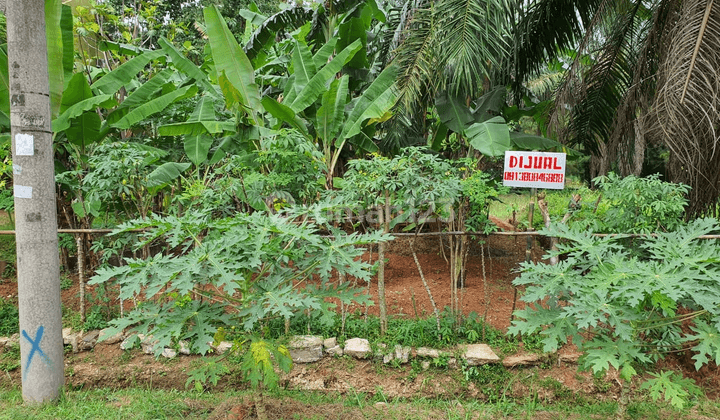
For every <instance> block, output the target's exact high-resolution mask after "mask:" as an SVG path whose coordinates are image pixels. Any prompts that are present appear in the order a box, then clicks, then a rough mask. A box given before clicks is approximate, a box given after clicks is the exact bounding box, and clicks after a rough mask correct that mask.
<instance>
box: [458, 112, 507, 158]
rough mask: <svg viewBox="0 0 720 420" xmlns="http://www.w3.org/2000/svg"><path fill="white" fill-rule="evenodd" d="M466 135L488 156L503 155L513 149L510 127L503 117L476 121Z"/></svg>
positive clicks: (474, 145) (472, 144)
mask: <svg viewBox="0 0 720 420" xmlns="http://www.w3.org/2000/svg"><path fill="white" fill-rule="evenodd" d="M465 135H466V136H467V137H468V142H469V143H470V145H471V146H472V147H474V148H475V149H477V151H478V152H480V153H482V154H483V155H486V156H502V155H503V154H504V153H505V152H506V151H507V150H511V149H512V146H511V144H510V129H509V128H508V126H507V124H505V120H504V119H503V118H502V117H493V118H491V119H489V120H487V121H485V122H481V123H475V124H473V125H471V126H470V127H469V128H468V129H467V130H465Z"/></svg>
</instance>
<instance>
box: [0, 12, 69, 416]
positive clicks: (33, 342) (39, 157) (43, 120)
mask: <svg viewBox="0 0 720 420" xmlns="http://www.w3.org/2000/svg"><path fill="white" fill-rule="evenodd" d="M6 9H7V13H6V16H7V37H8V66H9V76H10V123H11V135H12V158H13V183H14V195H15V239H16V242H17V274H18V297H19V307H20V353H21V363H22V365H21V369H22V394H23V399H24V400H25V402H26V403H40V402H44V401H49V400H54V399H56V398H57V397H58V396H59V394H60V389H61V388H62V386H63V383H64V368H65V366H64V360H63V340H62V313H61V310H60V261H59V256H58V238H57V214H56V213H57V209H56V204H55V169H54V161H53V147H52V132H51V127H50V123H51V114H50V94H49V92H50V86H49V79H48V57H47V41H46V39H45V13H44V10H45V1H44V0H23V1H18V0H12V1H9V2H8V3H7V4H6Z"/></svg>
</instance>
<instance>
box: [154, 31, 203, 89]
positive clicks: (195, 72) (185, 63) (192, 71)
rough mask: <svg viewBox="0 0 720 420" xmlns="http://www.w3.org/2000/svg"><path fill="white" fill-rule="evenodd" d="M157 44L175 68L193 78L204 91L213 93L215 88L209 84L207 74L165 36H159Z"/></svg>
mask: <svg viewBox="0 0 720 420" xmlns="http://www.w3.org/2000/svg"><path fill="white" fill-rule="evenodd" d="M158 44H160V47H161V48H162V49H163V51H165V54H167V56H168V57H169V58H170V61H172V63H173V66H174V67H175V68H176V69H178V70H180V71H181V72H183V73H185V74H186V75H188V76H190V77H191V78H193V79H194V80H195V81H196V82H197V83H198V84H199V85H200V86H201V87H202V88H203V89H204V90H205V91H206V92H209V93H211V94H214V93H215V89H214V88H213V87H212V85H211V84H210V80H209V79H208V76H207V74H206V73H205V72H204V71H202V70H201V69H200V68H199V67H198V66H196V65H195V63H193V62H192V61H190V60H188V59H187V57H185V56H184V55H183V54H182V53H181V52H180V51H178V50H177V48H175V46H174V45H173V44H172V43H171V42H170V41H168V40H167V39H165V38H160V39H159V40H158Z"/></svg>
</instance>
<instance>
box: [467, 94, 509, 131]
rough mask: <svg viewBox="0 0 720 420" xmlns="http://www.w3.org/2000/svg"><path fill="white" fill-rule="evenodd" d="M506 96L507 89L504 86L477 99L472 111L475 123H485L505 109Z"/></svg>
mask: <svg viewBox="0 0 720 420" xmlns="http://www.w3.org/2000/svg"><path fill="white" fill-rule="evenodd" d="M506 96H507V89H506V88H505V86H498V87H496V88H495V89H493V90H491V91H490V92H488V93H486V94H484V95H483V96H481V97H480V98H478V100H477V101H476V107H475V109H474V110H473V111H472V112H473V117H474V118H475V122H485V121H487V120H489V119H490V118H492V117H494V116H497V115H498V114H500V111H501V110H502V109H503V108H504V107H505V97H506Z"/></svg>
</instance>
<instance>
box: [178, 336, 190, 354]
mask: <svg viewBox="0 0 720 420" xmlns="http://www.w3.org/2000/svg"><path fill="white" fill-rule="evenodd" d="M178 345H179V346H180V354H184V355H186V356H189V355H190V345H189V344H188V342H187V341H185V340H180V341H179V342H178Z"/></svg>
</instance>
